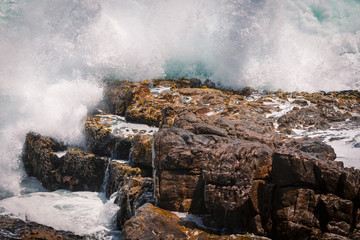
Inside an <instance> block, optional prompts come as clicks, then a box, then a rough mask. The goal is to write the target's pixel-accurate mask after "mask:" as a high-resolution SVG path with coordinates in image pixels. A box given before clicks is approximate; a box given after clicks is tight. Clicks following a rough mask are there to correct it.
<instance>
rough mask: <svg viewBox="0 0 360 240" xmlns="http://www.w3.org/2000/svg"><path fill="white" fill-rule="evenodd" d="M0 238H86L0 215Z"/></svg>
mask: <svg viewBox="0 0 360 240" xmlns="http://www.w3.org/2000/svg"><path fill="white" fill-rule="evenodd" d="M0 239H25V240H27V239H29V240H30V239H38V240H58V239H63V240H70V239H88V238H87V237H82V236H77V235H75V234H73V233H70V232H65V231H58V230H55V229H53V228H51V227H47V226H44V225H41V224H37V223H34V222H29V221H26V222H25V221H22V220H20V219H16V218H10V217H6V216H0Z"/></svg>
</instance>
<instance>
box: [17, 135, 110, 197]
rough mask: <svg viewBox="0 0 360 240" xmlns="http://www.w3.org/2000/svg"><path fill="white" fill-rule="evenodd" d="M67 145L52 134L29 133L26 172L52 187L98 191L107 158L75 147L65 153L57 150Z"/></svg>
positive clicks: (25, 155)
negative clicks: (45, 135) (59, 153)
mask: <svg viewBox="0 0 360 240" xmlns="http://www.w3.org/2000/svg"><path fill="white" fill-rule="evenodd" d="M65 149H66V146H65V145H64V144H62V143H59V142H57V141H56V140H54V139H52V138H48V137H43V136H41V135H39V134H36V133H32V132H30V133H28V134H27V135H26V140H25V144H24V149H23V154H22V159H23V163H24V167H25V170H26V172H27V174H28V175H29V176H34V177H36V178H38V179H39V180H40V182H41V183H42V184H43V186H44V187H45V188H47V189H49V190H57V189H69V190H72V191H99V190H100V188H101V185H102V183H103V179H104V175H105V170H106V166H107V162H108V159H107V158H104V157H98V156H95V155H94V154H91V153H87V152H86V151H83V150H79V149H74V148H71V149H69V150H68V151H67V153H66V154H65V155H63V156H62V157H58V155H57V154H56V153H55V152H58V151H62V150H65Z"/></svg>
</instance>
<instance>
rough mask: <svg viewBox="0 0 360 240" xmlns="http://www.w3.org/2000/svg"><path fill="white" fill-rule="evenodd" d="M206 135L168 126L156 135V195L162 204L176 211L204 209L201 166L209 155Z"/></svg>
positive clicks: (160, 204)
mask: <svg viewBox="0 0 360 240" xmlns="http://www.w3.org/2000/svg"><path fill="white" fill-rule="evenodd" d="M208 143H209V140H208V139H207V138H205V137H201V136H198V135H195V134H192V133H190V132H188V131H186V130H183V129H178V128H169V129H166V130H163V131H160V132H158V133H157V134H156V135H155V147H154V149H155V156H156V157H155V168H156V174H155V176H156V188H155V189H156V191H155V194H156V197H157V199H158V201H159V202H158V203H159V206H161V207H163V208H165V209H169V210H173V211H179V210H180V209H182V211H188V210H190V209H198V210H200V209H202V207H203V193H202V192H203V183H202V177H201V175H202V173H201V168H202V166H203V163H204V161H205V160H206V159H207V158H206V155H207V154H206V152H204V147H206V145H207V144H208Z"/></svg>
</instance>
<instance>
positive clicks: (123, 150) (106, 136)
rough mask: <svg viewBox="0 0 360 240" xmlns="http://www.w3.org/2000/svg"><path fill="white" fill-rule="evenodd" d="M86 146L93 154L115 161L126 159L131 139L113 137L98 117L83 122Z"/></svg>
mask: <svg viewBox="0 0 360 240" xmlns="http://www.w3.org/2000/svg"><path fill="white" fill-rule="evenodd" d="M85 134H86V146H87V147H88V148H89V150H90V151H91V152H93V153H95V154H98V155H101V156H107V157H113V158H117V159H128V158H129V154H130V150H131V139H129V138H125V137H122V136H115V135H114V134H112V133H111V130H110V128H109V127H108V126H106V125H105V124H102V123H101V122H100V118H99V117H89V118H88V119H87V120H86V121H85Z"/></svg>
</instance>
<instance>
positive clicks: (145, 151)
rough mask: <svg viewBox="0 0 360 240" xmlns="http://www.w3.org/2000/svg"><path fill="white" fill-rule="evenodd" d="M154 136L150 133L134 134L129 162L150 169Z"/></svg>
mask: <svg viewBox="0 0 360 240" xmlns="http://www.w3.org/2000/svg"><path fill="white" fill-rule="evenodd" d="M153 141H154V137H153V136H150V135H140V134H138V135H135V136H134V138H133V144H132V158H131V162H132V163H133V164H135V165H137V166H140V167H142V168H147V169H152V147H153Z"/></svg>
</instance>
